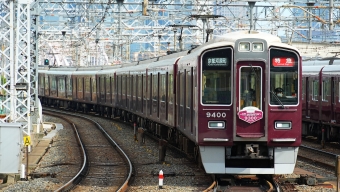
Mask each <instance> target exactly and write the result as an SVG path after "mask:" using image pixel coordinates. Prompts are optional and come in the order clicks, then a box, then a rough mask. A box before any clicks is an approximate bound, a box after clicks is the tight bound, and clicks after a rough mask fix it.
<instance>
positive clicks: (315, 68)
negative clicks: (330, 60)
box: [302, 65, 324, 75]
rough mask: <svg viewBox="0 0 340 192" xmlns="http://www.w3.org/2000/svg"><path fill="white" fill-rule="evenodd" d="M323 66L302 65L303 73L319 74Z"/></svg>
mask: <svg viewBox="0 0 340 192" xmlns="http://www.w3.org/2000/svg"><path fill="white" fill-rule="evenodd" d="M323 67H324V66H323V65H316V66H302V74H309V75H317V74H319V72H320V70H321V69H322V68H323Z"/></svg>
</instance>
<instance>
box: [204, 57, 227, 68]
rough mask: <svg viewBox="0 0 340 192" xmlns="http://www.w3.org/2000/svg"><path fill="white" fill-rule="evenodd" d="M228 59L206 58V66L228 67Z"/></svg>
mask: <svg viewBox="0 0 340 192" xmlns="http://www.w3.org/2000/svg"><path fill="white" fill-rule="evenodd" d="M228 65H229V63H228V59H227V58H225V57H208V58H207V66H218V67H222V66H228Z"/></svg>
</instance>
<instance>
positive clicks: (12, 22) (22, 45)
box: [0, 0, 35, 135]
mask: <svg viewBox="0 0 340 192" xmlns="http://www.w3.org/2000/svg"><path fill="white" fill-rule="evenodd" d="M30 6H31V2H30V1H27V0H26V1H25V0H19V1H17V2H16V4H13V1H9V2H6V1H2V2H1V8H2V9H1V16H0V19H1V29H0V30H1V36H0V37H1V48H2V49H1V84H0V93H1V94H0V97H1V98H0V99H1V103H0V109H1V111H0V114H1V119H0V120H1V121H2V122H8V123H12V122H16V123H21V124H22V125H23V130H24V132H25V133H26V134H27V135H30V131H31V120H30V112H31V105H32V103H31V96H32V95H35V90H33V91H32V93H31V87H32V86H31V83H32V82H31V53H30V45H31V28H30V22H31V17H30ZM34 87H35V86H34ZM32 110H33V109H32Z"/></svg>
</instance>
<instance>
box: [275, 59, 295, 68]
mask: <svg viewBox="0 0 340 192" xmlns="http://www.w3.org/2000/svg"><path fill="white" fill-rule="evenodd" d="M272 63H273V66H274V67H294V65H295V60H294V58H293V57H274V58H273V60H272Z"/></svg>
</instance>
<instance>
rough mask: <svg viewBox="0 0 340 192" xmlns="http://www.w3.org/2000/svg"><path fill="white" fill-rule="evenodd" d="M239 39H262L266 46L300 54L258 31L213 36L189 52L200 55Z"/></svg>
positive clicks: (294, 48)
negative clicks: (284, 48) (282, 48)
mask: <svg viewBox="0 0 340 192" xmlns="http://www.w3.org/2000/svg"><path fill="white" fill-rule="evenodd" d="M241 38H257V39H263V40H265V41H267V45H268V46H277V47H286V48H289V49H292V50H295V51H296V52H298V53H299V54H300V52H299V50H298V49H297V48H296V47H294V46H291V45H288V44H286V43H282V42H281V39H280V38H279V37H278V36H276V35H272V34H270V33H265V32H260V31H250V32H249V31H248V30H244V31H235V32H230V33H226V34H224V35H215V36H214V37H213V39H211V40H210V41H209V42H207V43H205V44H202V45H200V46H199V47H197V48H195V49H194V50H192V51H189V52H192V53H194V52H197V54H200V53H201V52H203V51H205V50H206V49H209V48H214V47H221V46H228V45H232V46H235V42H236V41H237V40H239V39H241ZM267 48H269V47H267Z"/></svg>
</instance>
